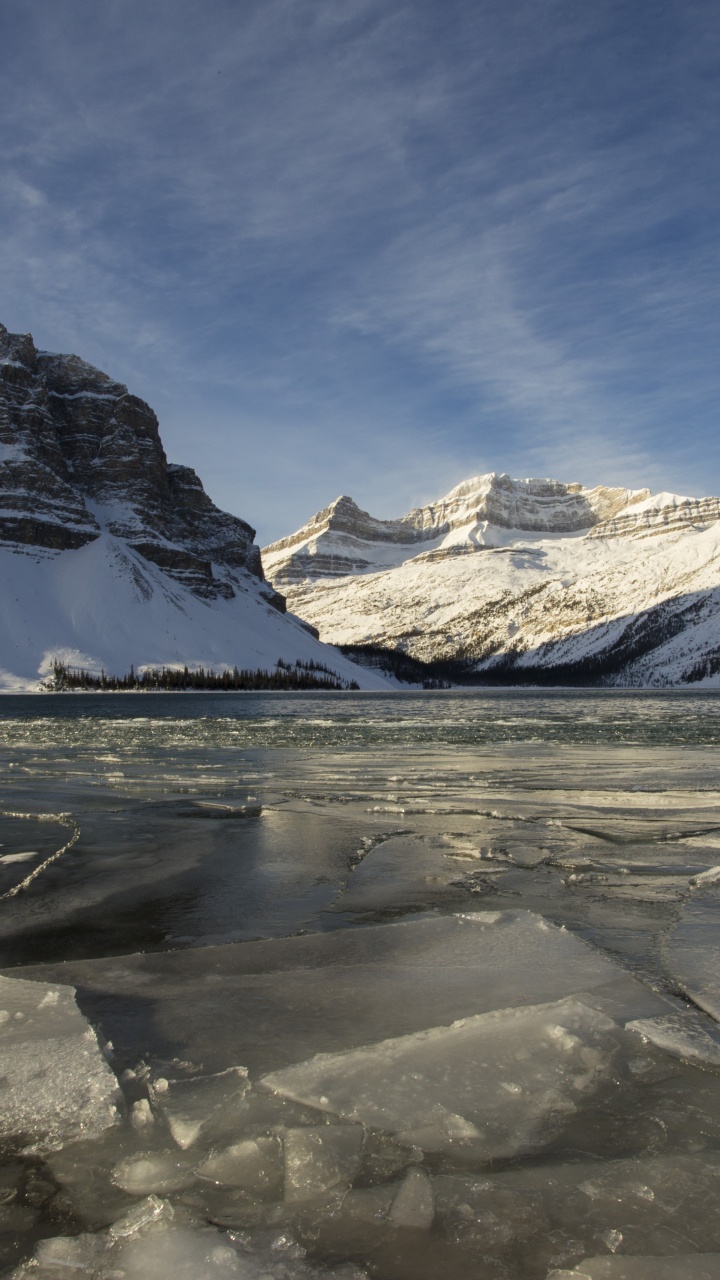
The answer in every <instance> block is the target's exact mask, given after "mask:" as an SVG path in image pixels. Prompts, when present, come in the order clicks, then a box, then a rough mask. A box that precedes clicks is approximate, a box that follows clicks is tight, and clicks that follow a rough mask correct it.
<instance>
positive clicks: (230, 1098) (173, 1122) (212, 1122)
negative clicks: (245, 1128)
mask: <svg viewBox="0 0 720 1280" xmlns="http://www.w3.org/2000/svg"><path fill="white" fill-rule="evenodd" d="M248 1087H249V1086H248V1075H247V1071H246V1070H245V1068H244V1067H228V1069H227V1070H226V1071H221V1072H219V1073H218V1074H217V1075H211V1076H193V1077H191V1078H189V1079H184V1080H167V1079H166V1078H165V1077H164V1076H161V1077H159V1078H156V1079H155V1080H154V1081H153V1083H152V1085H151V1086H150V1101H151V1103H152V1106H153V1108H154V1110H156V1111H158V1112H159V1113H160V1115H161V1116H162V1117H163V1119H164V1120H165V1123H166V1124H167V1127H168V1129H169V1130H170V1133H171V1135H172V1137H173V1139H174V1141H175V1142H176V1143H177V1145H178V1146H179V1147H181V1148H182V1150H183V1151H185V1150H187V1148H188V1147H191V1146H192V1145H193V1143H195V1142H197V1140H198V1138H200V1136H201V1135H205V1136H208V1135H216V1134H221V1133H223V1132H228V1131H230V1132H231V1131H232V1129H233V1127H234V1126H235V1125H236V1124H237V1122H238V1120H239V1119H240V1117H241V1116H242V1115H243V1112H244V1107H243V1099H244V1097H245V1094H246V1092H247V1090H248Z"/></svg>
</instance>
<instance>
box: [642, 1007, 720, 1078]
mask: <svg viewBox="0 0 720 1280" xmlns="http://www.w3.org/2000/svg"><path fill="white" fill-rule="evenodd" d="M626 1029H627V1030H628V1031H637V1032H638V1034H639V1035H641V1036H643V1038H644V1039H645V1040H649V1041H650V1042H651V1043H652V1044H656V1045H657V1046H658V1048H659V1049H664V1050H665V1051H666V1052H667V1053H672V1054H673V1055H674V1056H675V1057H677V1058H687V1059H688V1060H689V1061H695V1062H705V1063H707V1064H708V1065H709V1066H713V1067H720V1035H719V1034H718V1032H717V1031H716V1030H715V1028H714V1027H713V1025H712V1023H711V1022H710V1019H709V1018H707V1019H706V1018H703V1017H702V1016H701V1015H700V1014H697V1013H695V1012H694V1011H693V1010H690V1009H684V1010H682V1012H672V1013H668V1014H665V1015H662V1016H660V1017H658V1018H638V1019H637V1020H636V1021H634V1022H628V1023H627V1024H626Z"/></svg>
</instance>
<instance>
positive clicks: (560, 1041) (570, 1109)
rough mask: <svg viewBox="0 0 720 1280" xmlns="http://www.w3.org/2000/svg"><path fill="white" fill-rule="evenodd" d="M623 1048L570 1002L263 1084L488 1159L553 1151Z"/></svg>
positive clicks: (405, 1137) (400, 1134)
mask: <svg viewBox="0 0 720 1280" xmlns="http://www.w3.org/2000/svg"><path fill="white" fill-rule="evenodd" d="M618 1049H619V1037H618V1035H617V1028H616V1025H615V1023H614V1022H613V1021H612V1020H611V1019H610V1018H607V1017H606V1016H605V1015H604V1014H602V1013H598V1012H597V1010H595V1009H590V1008H588V1007H587V1005H584V1004H581V1003H580V1002H579V1001H577V1000H572V999H570V1000H560V1001H555V1002H553V1003H551V1004H545V1005H536V1006H531V1007H529V1008H521V1009H503V1010H498V1011H496V1012H493V1013H485V1014H480V1015H479V1016H478V1017H474V1018H467V1019H463V1020H461V1021H460V1022H456V1023H454V1024H453V1025H452V1026H451V1027H433V1028H432V1029H430V1030H427V1031H420V1032H417V1033H416V1034H414V1035H410V1036H400V1037H398V1038H396V1039H393V1040H385V1041H382V1042H381V1043H379V1044H372V1045H366V1046H364V1047H362V1048H360V1049H356V1050H351V1051H350V1052H348V1053H342V1054H319V1055H317V1056H316V1057H315V1058H312V1059H311V1060H310V1061H309V1062H302V1063H299V1064H298V1065H297V1066H294V1067H289V1068H287V1069H286V1070H284V1071H277V1072H274V1073H271V1074H270V1075H268V1076H265V1077H264V1079H263V1080H262V1081H261V1084H262V1086H263V1088H266V1089H269V1090H271V1091H272V1092H274V1093H279V1094H280V1095H281V1096H283V1097H286V1098H290V1099H291V1100H292V1101H294V1102H300V1103H302V1104H304V1105H305V1106H310V1107H315V1108H317V1109H318V1110H319V1111H324V1112H328V1113H330V1114H333V1115H336V1116H339V1117H341V1118H342V1119H344V1120H351V1121H360V1122H361V1123H362V1124H364V1125H365V1126H366V1127H367V1128H369V1129H375V1130H381V1131H383V1132H385V1133H389V1134H392V1135H393V1136H394V1137H395V1138H396V1139H397V1140H398V1141H399V1142H401V1143H403V1144H405V1145H407V1146H410V1147H413V1146H415V1147H419V1148H421V1149H422V1150H423V1151H426V1152H435V1153H438V1152H439V1153H445V1154H448V1155H450V1154H453V1153H454V1152H457V1151H458V1150H461V1151H462V1152H463V1153H465V1154H468V1155H471V1156H472V1157H473V1158H475V1159H478V1160H482V1161H488V1160H493V1159H508V1158H512V1157H514V1156H520V1155H529V1154H532V1153H533V1152H537V1151H540V1150H542V1148H543V1147H544V1146H546V1145H547V1144H548V1143H549V1142H551V1141H552V1140H553V1139H554V1138H555V1137H556V1136H557V1135H558V1134H559V1133H560V1132H562V1129H563V1127H564V1124H565V1123H566V1121H567V1119H568V1117H569V1116H572V1115H573V1114H574V1113H575V1112H577V1111H578V1110H580V1109H582V1107H583V1106H584V1105H585V1104H586V1103H587V1102H588V1101H589V1100H590V1099H592V1098H593V1097H594V1096H595V1095H596V1094H597V1092H598V1091H599V1089H600V1088H601V1087H602V1085H604V1084H607V1083H608V1082H609V1081H610V1079H611V1078H612V1073H613V1068H614V1061H613V1060H614V1057H615V1055H616V1053H617V1051H618ZM479 1081H481V1082H482V1087H481V1088H478V1082H479Z"/></svg>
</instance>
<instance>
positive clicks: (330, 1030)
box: [24, 911, 669, 1076]
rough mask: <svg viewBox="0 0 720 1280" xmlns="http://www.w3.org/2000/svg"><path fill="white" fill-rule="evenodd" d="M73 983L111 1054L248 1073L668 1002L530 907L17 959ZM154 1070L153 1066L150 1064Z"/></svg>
mask: <svg viewBox="0 0 720 1280" xmlns="http://www.w3.org/2000/svg"><path fill="white" fill-rule="evenodd" d="M58 971H61V972H62V973H63V974H64V975H65V980H66V981H67V980H72V981H74V982H76V983H77V984H78V985H81V986H82V989H83V1008H84V1009H85V1010H86V1012H87V1013H88V1014H89V1015H90V1016H92V1017H94V1018H96V1019H101V1020H102V1023H103V1027H104V1029H105V1032H106V1034H108V1035H109V1036H110V1037H111V1039H112V1040H113V1043H114V1045H115V1049H116V1052H117V1053H118V1055H119V1060H120V1065H121V1066H123V1067H124V1066H133V1065H134V1064H135V1063H136V1062H137V1061H138V1060H139V1059H140V1058H142V1057H147V1058H149V1059H151V1060H152V1059H155V1060H158V1059H162V1058H168V1057H173V1056H175V1055H178V1056H180V1057H182V1058H183V1059H189V1060H190V1061H191V1062H193V1063H195V1064H197V1066H198V1068H199V1069H200V1068H201V1069H202V1070H203V1071H206V1072H208V1071H223V1070H225V1069H226V1068H228V1067H231V1066H236V1065H238V1064H242V1065H243V1066H245V1067H247V1068H248V1069H249V1070H250V1073H251V1075H252V1076H257V1075H258V1074H264V1073H266V1072H268V1071H273V1070H278V1069H280V1068H282V1067H284V1066H288V1065H290V1064H292V1063H297V1062H300V1061H303V1060H305V1059H307V1058H310V1057H312V1056H313V1055H314V1054H316V1053H337V1052H342V1051H344V1050H346V1049H352V1048H358V1047H360V1046H361V1045H364V1044H370V1043H373V1042H376V1041H378V1040H384V1039H387V1038H389V1037H393V1036H401V1035H407V1034H411V1033H413V1032H416V1031H422V1030H426V1029H427V1028H429V1027H436V1026H440V1025H445V1026H447V1025H449V1024H450V1023H452V1022H455V1021H457V1020H458V1019H460V1018H466V1017H471V1016H474V1015H477V1014H481V1013H486V1012H489V1011H491V1010H495V1009H508V1008H514V1007H520V1006H524V1005H530V1004H542V1003H545V1002H548V1001H554V1000H559V999H563V998H564V997H566V996H573V995H578V994H582V998H583V1000H584V1001H585V1003H590V1004H592V1005H593V1006H594V1007H596V1008H597V1009H599V1010H601V1011H602V1012H603V1013H606V1014H607V1015H608V1016H610V1017H612V1018H614V1019H616V1020H617V1021H619V1022H625V1021H627V1020H629V1019H635V1018H652V1017H657V1016H660V1015H662V1014H665V1013H667V1012H668V1008H669V1005H668V1003H667V1002H666V1001H664V1000H663V999H661V998H660V997H659V996H657V995H656V994H655V993H654V992H653V991H651V990H650V988H648V987H646V986H645V985H644V984H643V983H641V982H639V981H638V980H637V979H635V978H633V977H632V976H631V975H630V974H628V973H627V972H626V971H625V970H623V969H622V968H621V967H620V966H619V965H617V964H615V963H614V962H613V961H612V960H610V959H608V958H607V957H606V956H604V955H603V954H602V953H601V952H600V951H597V950H596V949H595V948H593V947H592V946H590V945H589V944H587V943H585V942H583V941H582V940H581V939H579V938H577V937H575V936H574V935H573V934H572V933H569V932H567V931H566V930H564V929H560V928H557V927H556V926H554V925H551V924H548V923H547V921H545V920H544V919H543V918H542V916H539V915H535V914H534V913H532V912H529V911H500V912H477V913H470V914H463V915H454V916H439V917H430V918H423V919H415V920H408V921H403V922H401V923H398V924H385V925H374V926H367V927H363V928H356V929H345V930H341V931H339V932H336V933H325V934H309V935H307V936H304V937H294V938H283V939H268V940H263V941H259V942H245V943H236V944H232V945H228V946H221V947H205V948H202V949H198V950H192V951H175V952H149V953H143V954H139V955H134V956H121V957H115V958H113V959H108V960H89V961H72V962H68V963H66V964H64V965H62V966H57V967H53V966H42V967H41V966H35V967H34V968H33V969H32V970H30V969H26V970H24V972H25V973H26V974H29V973H31V972H32V973H33V974H34V975H36V976H38V977H41V976H42V977H46V976H48V975H49V974H54V973H56V972H58ZM162 1074H165V1073H164V1072H162Z"/></svg>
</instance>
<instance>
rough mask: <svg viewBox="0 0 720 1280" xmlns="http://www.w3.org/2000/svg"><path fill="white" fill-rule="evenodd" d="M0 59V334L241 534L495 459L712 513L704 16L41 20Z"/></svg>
mask: <svg viewBox="0 0 720 1280" xmlns="http://www.w3.org/2000/svg"><path fill="white" fill-rule="evenodd" d="M0 58H2V59H3V68H2V70H3V76H4V80H3V83H4V86H5V93H4V104H3V117H4V119H3V122H2V128H1V129H0V162H1V163H2V174H3V177H2V180H1V181H0V216H1V217H2V220H3V227H4V232H3V236H2V237H1V238H0V276H1V277H2V280H3V294H4V304H3V312H2V316H1V317H0V318H2V319H3V321H4V322H6V323H10V324H11V325H13V326H15V327H19V328H29V329H32V330H33V332H34V333H35V335H36V337H37V338H38V340H39V341H40V342H41V343H42V344H43V345H45V346H49V347H56V348H57V347H63V348H66V349H67V348H74V349H76V350H78V351H80V352H81V354H83V355H84V356H85V357H86V358H88V359H91V360H94V361H95V362H96V363H99V364H101V365H103V366H104V367H106V368H108V369H109V371H110V372H112V373H113V374H114V375H115V376H119V377H121V378H123V379H124V380H126V381H128V382H129V383H130V384H131V385H132V387H133V389H134V390H135V391H137V392H138V393H139V394H142V395H144V396H145V397H146V398H147V399H148V400H150V402H151V403H152V404H153V405H154V407H156V408H157V409H158V411H159V412H160V416H161V426H162V429H163V434H164V437H165V439H166V442H167V445H168V450H169V452H171V453H172V454H173V455H174V456H176V457H177V456H179V455H182V457H183V458H184V460H186V461H188V462H190V463H191V464H193V463H194V464H195V465H196V466H197V467H198V469H199V470H200V471H201V472H202V473H203V475H204V476H205V477H206V478H207V479H208V485H209V488H210V489H211V492H213V496H215V497H216V498H217V499H219V500H221V501H223V502H224V503H226V504H227V505H229V506H231V507H232V508H233V509H235V510H239V511H241V513H242V514H244V515H246V516H247V517H248V518H249V519H250V520H252V521H253V522H256V523H258V524H259V525H260V526H261V532H262V536H263V537H271V536H279V535H280V534H282V533H283V532H287V530H288V529H289V528H290V527H292V526H294V525H296V524H298V523H299V522H300V521H301V520H302V519H305V518H306V517H307V515H308V514H309V513H310V511H311V510H312V509H313V507H317V506H322V505H324V504H325V502H327V501H329V500H331V499H332V498H333V497H334V496H336V495H337V494H338V493H339V492H340V491H343V490H344V491H348V490H349V491H351V492H352V493H353V495H354V496H355V497H356V498H357V499H358V500H359V501H361V502H363V503H364V504H365V505H367V506H369V507H371V508H372V507H374V508H375V509H377V510H378V511H379V512H381V513H382V514H392V512H393V510H394V511H398V510H402V509H404V508H406V507H408V506H410V505H412V503H413V502H415V501H422V500H425V499H427V498H429V497H432V496H437V494H438V493H439V492H440V491H441V490H442V488H443V487H445V486H448V487H449V485H450V484H452V483H455V482H456V481H458V480H460V479H461V478H462V477H463V475H464V474H471V473H473V472H477V471H480V470H483V469H486V468H491V467H493V466H495V467H498V468H501V469H509V470H513V471H515V472H516V473H517V472H519V473H523V474H527V473H529V472H531V471H532V472H535V473H536V474H537V473H540V474H551V473H553V472H554V473H555V474H558V475H560V476H561V477H566V478H567V477H569V476H572V477H573V478H580V479H583V480H586V481H587V482H594V481H596V480H613V481H627V482H628V483H638V484H640V483H648V484H651V485H654V486H662V487H673V486H676V487H682V488H685V489H690V490H693V489H694V490H696V491H700V489H703V488H704V489H707V488H714V489H720V461H719V460H718V456H717V445H716V409H715V405H716V403H717V398H718V391H719V390H720V378H719V377H718V370H717V357H716V351H717V343H718V338H719V337H720V334H719V333H718V327H719V326H718V301H719V300H720V267H719V266H718V261H719V259H718V255H717V239H718V230H717V226H716V221H715V209H716V204H717V197H718V194H719V192H718V187H719V186H720V161H719V160H718V159H717V157H716V149H715V141H714V136H713V132H712V128H713V125H712V121H713V119H714V112H715V110H716V106H717V102H716V95H717V90H716V88H715V86H716V84H717V83H718V81H717V78H716V76H715V71H716V68H717V62H718V28H717V22H716V13H715V12H714V6H713V5H712V4H711V3H710V0H686V3H685V4H684V5H683V6H682V8H680V7H679V6H673V5H668V6H663V7H661V8H659V9H658V10H657V11H655V12H654V13H653V15H652V19H651V17H650V16H649V15H648V13H647V11H646V9H645V6H622V7H619V6H616V5H615V4H614V3H611V0H598V3H597V4H593V5H592V6H588V5H586V6H577V5H575V4H573V3H571V0H549V2H548V3H547V4H543V5H537V4H536V3H535V2H534V0H518V3H517V4H516V5H513V6H507V5H503V4H501V3H500V0H481V3H479V4H477V5H467V4H465V3H463V2H462V0H443V2H442V3H441V2H440V0H406V2H405V3H400V4H398V5H394V6H388V5H387V4H386V3H384V0H247V3H244V4H243V5H242V6H238V5H237V4H235V3H232V0H207V3H206V4H205V5H203V6H202V8H201V7H200V6H198V5H196V4H194V3H190V0H158V3H156V4H153V5H147V4H141V3H140V0H106V3H104V4H103V5H96V4H92V3H91V2H90V0H67V3H64V4H63V5H62V6H58V5H57V4H55V3H53V0H36V2H35V3H34V4H33V5H32V6H27V7H26V8H25V9H24V10H22V12H20V11H18V13H17V20H16V21H15V22H14V24H13V27H12V31H11V32H10V35H9V38H8V40H7V41H6V42H5V47H4V51H3V53H2V54H0ZM269 441H272V448H271V449H269V448H268V444H269ZM270 463H271V465H270Z"/></svg>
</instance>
